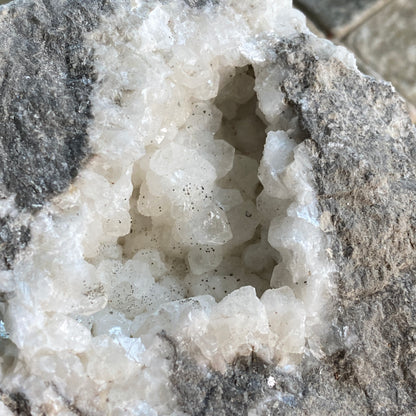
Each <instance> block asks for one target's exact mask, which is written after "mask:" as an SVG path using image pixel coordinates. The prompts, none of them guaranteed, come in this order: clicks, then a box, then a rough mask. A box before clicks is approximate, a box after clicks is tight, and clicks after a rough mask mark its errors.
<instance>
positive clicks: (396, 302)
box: [279, 39, 416, 415]
mask: <svg viewBox="0 0 416 416" xmlns="http://www.w3.org/2000/svg"><path fill="white" fill-rule="evenodd" d="M302 45H305V41H304V40H302V39H298V40H296V41H295V42H294V43H290V42H289V43H287V46H286V47H283V48H282V47H281V46H280V48H279V50H280V53H279V56H280V59H282V60H283V61H284V62H285V63H287V64H289V66H290V67H291V68H292V71H291V72H290V74H291V75H290V76H289V77H288V78H287V79H286V80H285V81H284V83H283V85H282V88H283V89H284V91H285V94H286V97H287V99H288V100H289V102H290V103H292V104H293V106H294V107H295V109H296V111H297V112H298V114H299V120H300V122H301V124H302V126H303V128H304V129H305V130H306V131H307V132H308V134H309V135H310V140H309V141H308V142H307V144H308V147H309V148H310V153H311V156H312V160H313V163H314V171H315V175H316V176H315V179H316V184H317V188H318V197H319V202H320V206H321V209H322V212H325V211H328V212H330V213H331V218H332V223H333V226H334V230H335V231H334V232H333V235H332V237H333V246H332V250H333V258H334V260H335V262H336V263H337V264H338V266H339V270H340V272H339V276H338V279H337V283H338V299H337V303H338V311H339V315H338V317H337V323H336V326H337V328H338V331H339V334H340V338H339V341H340V347H339V350H338V351H337V352H335V353H334V354H333V355H330V356H329V357H328V359H329V360H330V362H331V360H332V366H333V369H332V371H333V374H334V383H335V384H337V385H338V386H339V388H340V389H342V390H343V391H344V392H349V391H351V387H354V388H358V389H359V390H361V392H362V394H364V396H362V397H363V403H364V404H365V407H366V409H367V410H366V412H367V413H366V414H375V415H384V414H386V415H387V414H397V415H399V414H403V415H404V414H409V415H410V414H413V413H414V411H415V402H414V395H415V388H416V384H415V376H414V374H413V373H412V371H411V368H412V363H413V361H414V359H415V355H414V354H415V352H416V350H415V344H414V334H413V331H414V330H413V328H414V324H415V308H414V306H412V305H414V303H415V295H416V292H415V286H414V283H415V270H416V263H415V257H414V250H415V244H416V221H415V220H416V218H415V215H414V212H415V208H416V194H415V189H416V170H415V167H416V165H415V161H416V140H415V138H416V133H415V128H414V126H413V125H412V124H411V122H410V120H409V118H408V115H407V113H406V109H405V103H404V101H403V100H402V99H401V98H400V97H399V96H398V95H397V94H396V93H395V92H394V90H393V88H392V87H391V85H389V84H387V83H383V82H381V83H380V82H377V81H375V80H374V79H372V78H370V77H363V76H360V75H359V74H358V73H356V72H353V71H351V70H349V69H347V68H346V67H345V66H344V65H343V64H341V63H340V62H337V61H336V60H331V59H330V60H328V61H327V62H325V61H317V60H315V58H314V56H313V54H311V53H310V52H308V51H307V49H305V46H302ZM347 333H348V335H347ZM348 338H350V339H353V340H354V342H352V344H351V345H348V344H349V341H348ZM345 394H346V393H345ZM359 398H360V395H357V396H356V397H355V398H354V402H357V401H358V399H359ZM338 412H339V414H342V410H341V408H340V409H339V410H338Z"/></svg>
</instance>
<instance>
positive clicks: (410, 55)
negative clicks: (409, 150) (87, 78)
mask: <svg viewBox="0 0 416 416" xmlns="http://www.w3.org/2000/svg"><path fill="white" fill-rule="evenodd" d="M9 1H10V0H0V5H1V4H5V3H8V2H9ZM258 1H262V0H258ZM276 1H278V0H276ZM293 1H294V5H295V6H296V7H297V8H299V9H300V10H302V11H303V12H304V13H305V14H306V15H307V16H308V18H309V21H310V24H311V26H312V27H313V31H314V32H315V33H317V34H319V35H320V36H323V37H327V38H328V39H331V40H333V41H334V42H336V43H339V44H342V45H344V46H346V47H347V48H349V49H350V50H352V51H353V52H354V54H355V55H356V57H357V61H358V66H359V68H360V69H361V70H362V71H363V72H365V73H367V74H369V75H372V76H375V77H376V78H380V79H385V80H387V81H390V82H391V83H392V84H393V85H394V86H395V87H396V89H397V91H399V93H400V94H401V95H402V96H403V97H404V98H405V99H406V101H407V103H408V105H409V112H410V114H411V117H412V120H413V121H414V122H416V0H293Z"/></svg>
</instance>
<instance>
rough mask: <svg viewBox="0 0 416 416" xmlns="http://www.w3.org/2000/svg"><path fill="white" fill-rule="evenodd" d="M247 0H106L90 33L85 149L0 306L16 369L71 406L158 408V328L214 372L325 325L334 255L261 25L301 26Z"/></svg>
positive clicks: (271, 353) (285, 10) (295, 348)
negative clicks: (50, 386)
mask: <svg viewBox="0 0 416 416" xmlns="http://www.w3.org/2000/svg"><path fill="white" fill-rule="evenodd" d="M133 3H134V2H133ZM248 3H250V2H236V3H235V4H234V3H232V2H230V4H228V5H227V6H223V8H222V9H221V11H220V12H218V11H216V10H215V9H214V7H220V6H213V5H207V6H206V8H205V9H203V10H204V11H203V12H196V11H195V10H191V9H189V8H188V7H187V6H186V5H185V4H184V3H180V2H169V3H167V4H156V3H155V4H154V5H153V6H152V7H151V8H150V9H146V6H145V4H144V3H143V4H142V3H140V4H139V3H138V4H137V5H136V6H134V7H131V8H130V7H127V6H125V5H124V6H122V5H120V8H119V10H118V12H117V14H116V15H114V16H112V17H111V21H110V20H106V21H105V22H103V24H102V26H101V28H100V31H98V32H97V33H96V34H95V35H94V36H93V37H92V39H90V42H91V45H92V46H93V47H94V50H95V54H96V68H97V71H98V81H99V82H98V84H97V87H96V90H95V97H94V100H93V111H94V116H95V123H94V125H93V126H92V127H91V130H90V136H91V140H92V144H93V147H94V153H95V156H94V158H93V159H92V160H91V162H90V164H89V166H88V167H87V169H85V170H84V171H83V172H82V173H81V174H80V177H79V179H78V180H77V181H76V182H75V183H74V185H73V186H72V187H71V189H70V190H69V191H68V192H67V193H66V194H64V195H62V196H59V197H57V198H56V199H55V201H54V204H53V205H51V206H50V207H49V210H46V211H44V212H42V213H40V214H39V216H38V218H37V220H36V222H35V223H34V225H33V227H32V234H33V239H32V247H33V256H32V259H31V260H30V261H26V262H24V261H23V262H21V263H20V264H19V265H17V266H16V269H15V271H14V275H15V279H16V281H17V282H18V284H17V286H16V294H17V295H16V298H15V299H13V300H12V301H11V302H10V307H9V310H8V312H7V314H6V318H5V319H6V321H5V322H6V327H7V331H9V333H10V337H11V339H12V340H13V342H14V343H15V344H16V345H17V346H18V347H19V349H20V351H21V359H22V360H23V361H24V360H27V361H28V362H29V361H30V362H31V363H33V364H32V368H30V369H28V374H35V375H37V376H38V377H40V378H42V379H45V380H48V382H53V383H57V384H59V385H62V386H64V387H65V389H66V393H65V394H69V395H70V396H71V397H74V398H77V400H78V401H80V402H81V404H83V405H84V406H92V404H91V403H92V402H93V398H94V397H96V395H98V392H99V391H102V390H103V389H107V396H108V400H107V402H106V403H99V404H96V405H94V406H97V408H99V409H109V408H112V409H116V408H117V406H118V405H119V404H120V403H123V402H126V403H130V404H131V409H139V408H141V406H144V407H146V406H149V409H152V406H153V408H154V409H157V407H158V406H159V407H160V406H161V408H159V409H158V411H162V412H168V413H169V411H170V410H171V408H170V407H169V406H173V405H172V404H161V400H160V399H158V400H156V399H155V398H154V396H157V397H158V398H159V397H169V391H167V387H166V380H167V378H168V372H169V360H168V359H167V358H164V353H163V346H162V341H161V339H160V337H158V335H157V334H158V333H160V331H166V332H167V333H170V334H171V335H172V336H174V337H176V338H178V339H179V340H181V342H182V344H183V345H184V346H186V348H188V349H189V350H190V351H192V352H193V353H194V354H195V355H196V356H197V357H199V360H201V362H205V363H207V364H209V365H210V366H212V367H214V368H215V369H218V370H220V371H222V370H224V369H225V368H226V366H227V364H228V363H230V362H232V361H233V360H234V359H235V357H236V356H237V355H248V354H250V353H251V352H252V351H255V352H256V353H257V354H258V355H259V356H261V357H262V358H264V359H265V360H275V361H276V362H280V364H281V365H284V364H295V363H297V362H299V360H300V358H301V355H302V353H303V352H304V348H305V340H306V339H310V340H312V338H313V336H314V331H312V328H316V326H317V325H318V326H319V325H321V324H322V323H321V321H320V308H321V306H322V305H323V303H324V301H325V299H326V297H327V295H328V284H329V275H330V272H331V270H332V269H331V265H330V264H329V263H328V260H327V258H326V255H324V250H325V242H324V240H323V237H322V234H321V231H320V229H319V221H318V212H317V207H316V198H315V194H314V191H313V188H312V184H311V182H310V166H309V164H308V159H307V157H306V156H305V155H304V154H303V152H302V140H303V138H304V137H303V132H302V131H301V129H300V128H299V125H298V123H297V119H296V117H294V116H293V112H292V110H291V109H290V108H289V107H288V106H287V105H286V104H285V103H284V102H283V96H282V94H281V93H280V92H279V91H277V90H276V88H277V85H278V83H279V80H281V79H282V77H283V75H282V73H283V70H282V68H279V67H278V66H276V65H271V64H270V63H268V62H269V56H270V55H272V54H273V42H270V40H269V37H270V33H268V31H270V30H272V31H275V30H276V31H278V32H277V33H278V35H279V36H289V35H291V34H293V33H296V32H297V30H298V28H299V27H301V28H302V30H306V28H305V27H304V22H303V18H302V17H301V16H300V15H299V14H298V13H297V12H295V11H293V10H292V9H290V5H289V2H279V6H277V5H276V4H275V3H273V1H270V2H267V8H266V6H264V7H263V6H262V5H257V6H256V7H255V8H254V9H253V10H254V11H253V15H252V16H251V14H248V13H247V11H244V10H245V9H244V8H246V7H249V4H248ZM221 7H222V6H221ZM266 10H267V12H266ZM250 13H251V12H250ZM250 16H251V17H250ZM289 17H290V19H292V23H290V24H289V23H287V22H288V21H289V20H290V19H289ZM213 21H214V23H215V27H216V28H225V27H226V28H227V31H226V36H223V34H222V32H221V31H220V30H218V31H217V30H214V29H212V27H213V26H212V25H213ZM254 34H257V35H256V36H257V40H253V39H254V38H253V36H254ZM274 36H276V33H275V34H274ZM45 230H47V232H45ZM311 344H312V342H311ZM35 358H36V359H35ZM108 362H116V363H117V364H116V365H106V364H105V363H108ZM50 368H54V369H55V370H53V371H50V370H49V369H50ZM69 369H71V371H69ZM72 369H76V370H72ZM27 380H28V381H27V382H26V385H25V388H27V389H28V390H30V388H31V387H30V386H31V383H30V379H29V378H28V379H27ZM89 380H90V381H89ZM114 380H117V382H116V383H115V384H113V383H114ZM149 380H151V387H148V381H149ZM8 382H9V383H11V385H12V384H13V383H17V378H14V377H13V372H11V373H10V375H9V380H8ZM155 392H157V394H156V393H155ZM152 397H153V398H152ZM39 400H41V399H39ZM133 401H134V403H133ZM166 402H168V401H166ZM108 406H109V407H108ZM129 406H130V405H129ZM163 406H165V407H163ZM144 407H143V408H144ZM169 409H170V410H169ZM132 411H133V410H132ZM151 411H152V410H146V411H145V413H144V414H152V413H151ZM155 411H156V410H155ZM146 412H147V413H146ZM120 414H121V413H120Z"/></svg>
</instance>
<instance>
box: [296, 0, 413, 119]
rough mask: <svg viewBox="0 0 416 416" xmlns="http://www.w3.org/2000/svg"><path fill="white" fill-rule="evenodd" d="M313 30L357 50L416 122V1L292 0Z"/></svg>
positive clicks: (367, 69) (362, 65)
mask: <svg viewBox="0 0 416 416" xmlns="http://www.w3.org/2000/svg"><path fill="white" fill-rule="evenodd" d="M294 5H295V6H296V7H297V8H299V9H300V10H302V11H303V12H304V13H305V14H306V15H307V17H308V18H309V20H310V24H311V26H312V30H313V31H314V32H315V33H317V34H318V35H320V36H323V37H327V38H328V39H331V40H332V41H334V42H335V43H338V44H341V45H344V46H346V47H347V48H348V49H350V50H351V51H353V52H354V54H355V55H356V57H357V63H358V66H359V68H360V69H361V71H363V72H365V73H367V74H369V75H372V76H375V77H376V78H380V79H385V80H387V81H390V82H391V83H392V84H393V85H394V86H395V88H396V89H397V91H398V92H399V93H400V94H401V95H402V96H403V97H404V98H405V99H406V101H407V103H408V106H409V112H410V115H411V117H412V120H413V122H416V0H294Z"/></svg>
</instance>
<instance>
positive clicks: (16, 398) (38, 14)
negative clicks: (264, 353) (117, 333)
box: [0, 0, 416, 416]
mask: <svg viewBox="0 0 416 416" xmlns="http://www.w3.org/2000/svg"><path fill="white" fill-rule="evenodd" d="M104 3H105V2H101V1H90V2H88V4H87V5H86V3H82V2H80V1H75V0H74V1H72V0H71V1H66V2H64V1H60V2H57V3H55V4H53V5H52V4H51V3H49V2H47V1H46V0H44V1H43V2H39V3H32V2H21V3H18V4H16V5H15V6H11V7H10V8H7V9H0V26H1V27H2V28H6V29H3V30H2V31H0V47H1V57H0V59H1V60H0V66H1V70H0V71H1V74H2V75H1V76H2V84H1V85H2V87H1V88H2V98H1V113H0V117H1V124H0V133H1V141H0V146H1V147H0V156H1V162H0V167H1V169H0V175H1V177H0V179H1V186H2V198H3V200H6V199H7V198H9V197H10V196H11V195H12V194H14V193H15V194H16V206H17V207H18V210H17V213H16V211H15V208H13V209H12V210H10V212H9V211H7V212H6V213H5V215H4V216H3V218H2V219H1V220H0V226H1V231H0V239H1V240H0V242H1V245H0V248H1V259H0V260H1V261H2V263H3V266H2V267H3V268H11V267H12V264H13V261H14V257H15V255H16V252H17V251H18V250H20V249H22V248H24V247H25V246H26V245H27V244H28V242H29V239H30V232H29V226H28V224H27V222H23V220H21V219H20V218H23V217H22V216H23V215H24V214H25V212H35V211H37V210H39V209H40V208H41V207H42V206H43V205H44V204H45V201H47V200H49V199H50V198H51V197H52V196H54V195H56V194H58V193H60V192H63V191H65V190H66V189H67V187H68V185H69V184H70V182H71V180H73V178H74V177H75V176H76V175H77V173H78V171H79V169H80V167H81V165H82V162H83V161H84V160H85V158H86V157H87V155H88V153H89V150H88V149H89V148H88V137H87V130H86V129H87V125H88V122H89V120H90V116H91V111H90V110H91V109H90V103H89V94H90V92H91V88H92V85H93V83H94V81H95V76H94V68H93V66H92V51H90V50H86V49H85V46H84V45H83V44H82V42H80V39H81V38H82V36H83V33H84V31H89V30H91V29H92V28H93V27H94V26H95V25H96V24H97V22H98V20H99V18H100V16H102V14H103V13H105V12H106V11H107V7H104V6H105V4H104ZM187 3H189V4H192V5H196V6H198V7H201V6H202V2H199V1H198V2H191V1H189V2H187ZM3 10H6V11H3ZM2 13H3V14H2ZM45 28H46V29H47V30H45ZM63 33H64V34H65V35H66V36H62V34H63ZM22 38H23V39H25V42H24V47H22V46H21V43H19V45H20V47H19V49H20V50H21V52H19V54H17V55H16V54H10V55H9V54H8V51H9V50H12V49H17V47H16V44H17V42H21V39H22ZM325 47H329V46H328V44H325V43H322V44H321V43H319V42H317V40H316V39H315V38H314V37H311V36H310V35H305V34H302V35H297V36H292V37H286V38H280V39H274V40H273V43H272V47H271V50H272V51H273V54H271V56H272V58H271V62H270V64H271V65H275V66H277V67H279V68H281V71H282V74H284V76H283V77H281V79H280V80H278V81H276V91H282V92H283V94H284V97H285V100H286V104H287V105H289V107H290V108H291V111H293V113H294V114H295V115H297V118H298V122H299V124H300V127H301V128H302V129H303V134H302V137H304V138H305V139H304V141H303V148H304V149H305V151H306V154H307V156H308V158H309V160H310V161H311V166H312V176H313V177H312V182H313V184H314V187H315V190H316V193H317V196H318V204H319V212H320V216H321V229H322V231H324V232H325V233H326V234H327V236H328V238H329V239H330V241H331V249H330V250H328V256H329V258H331V260H332V261H333V262H334V263H335V265H336V266H337V275H336V279H335V282H334V283H335V286H336V289H335V291H334V298H333V299H332V301H333V303H334V305H335V308H334V311H335V312H333V313H332V309H331V311H330V312H329V313H328V319H329V321H330V325H329V329H328V330H327V332H326V334H325V336H324V341H325V342H324V343H323V346H322V351H321V352H320V356H319V357H317V356H316V354H315V355H314V354H311V353H310V350H309V349H306V350H305V351H306V352H305V354H304V355H303V358H302V361H301V362H300V363H298V364H297V365H295V366H291V365H289V366H286V367H282V366H279V365H277V364H275V363H273V362H268V361H265V360H263V359H262V358H260V357H258V356H257V355H256V353H255V352H253V354H252V355H251V356H248V357H247V356H245V357H236V359H235V361H234V362H233V363H232V364H230V365H229V366H228V367H227V368H226V370H225V371H219V370H217V369H213V368H211V367H210V366H209V365H208V366H207V365H201V363H200V362H198V361H197V359H196V358H195V357H193V356H192V354H191V353H190V352H189V351H185V350H181V343H180V342H178V341H177V340H176V339H174V338H173V337H171V336H170V334H167V335H166V333H164V332H160V333H159V335H158V337H159V338H160V344H161V346H160V349H161V350H162V351H164V352H165V355H166V357H167V358H166V360H167V362H169V363H170V366H171V367H170V385H169V387H168V388H169V391H170V393H169V394H170V395H171V396H172V397H173V398H174V400H176V402H177V404H178V406H179V407H180V409H181V411H178V412H176V413H175V414H176V415H183V414H186V415H192V416H208V415H212V416H214V415H224V416H225V415H227V416H228V415H236V416H237V415H255V414H259V415H276V416H277V415H299V416H300V415H340V416H341V415H377V416H379V415H380V416H381V415H406V416H411V415H413V414H414V413H415V410H416V404H415V400H414V397H415V394H416V380H415V374H416V347H415V343H416V330H415V328H416V325H415V322H416V321H415V319H416V316H415V315H416V307H415V305H416V290H415V287H416V286H415V283H416V282H415V280H416V275H415V273H416V264H415V260H414V259H415V256H414V251H415V245H416V217H415V214H414V213H415V212H416V168H415V166H416V132H415V128H414V127H413V126H412V124H411V122H410V120H409V119H408V116H407V114H406V110H405V105H404V102H403V100H402V99H401V98H400V97H399V96H398V95H397V94H396V93H395V92H394V90H393V89H392V87H391V86H390V85H389V84H386V83H380V82H377V81H375V80H374V79H372V78H369V77H365V76H363V75H362V74H360V73H358V72H357V71H356V70H355V69H354V68H351V67H350V66H348V65H346V64H345V63H342V62H341V61H340V60H339V59H338V58H337V57H334V56H327V55H326V54H325V53H324V52H322V50H325ZM12 56H15V57H16V60H13V61H12V60H11V59H10V57H12ZM11 71H12V72H13V74H15V75H14V77H13V78H12V77H10V74H11V73H12V72H11ZM8 74H9V75H8ZM39 74H41V75H39ZM35 75H36V76H35ZM34 76H35V80H34V81H32V80H30V79H29V78H26V77H34ZM16 77H17V78H16ZM13 80H14V81H13ZM16 80H18V82H16ZM16 88H17V90H16ZM20 96H21V97H23V99H19V100H18V99H17V97H20ZM250 215H251V214H250ZM25 221H27V220H26V219H25ZM29 223H30V221H29ZM152 264H153V263H152ZM1 276H3V275H1ZM75 277H76V276H74V278H75ZM102 290H103V289H102V288H101V289H100V288H98V289H96V291H95V292H94V291H90V292H88V293H87V295H88V296H91V297H93V296H94V295H95V294H96V293H97V294H99V293H101V292H100V291H102ZM0 300H1V301H2V302H3V303H5V304H7V300H8V296H6V295H3V296H2V298H1V299H0ZM4 310H6V307H5V306H4V307H3V306H2V308H1V312H3V311H4ZM166 310H167V311H168V309H166ZM172 316H173V314H172ZM78 319H79V320H81V318H78ZM86 319H88V318H86ZM114 319H117V317H115V318H114ZM172 319H173V318H172ZM56 322H58V323H59V322H60V321H56ZM65 324H68V325H69V321H65ZM22 325H23V324H22ZM143 325H144V326H145V324H143ZM51 328H52V329H50V331H52V332H53V330H54V329H53V328H55V331H56V328H57V327H56V326H55V327H51ZM114 328H117V326H116V325H115V326H114ZM12 329H13V328H12ZM155 330H156V329H155ZM91 331H92V329H91ZM80 340H81V341H82V342H83V339H82V338H81V337H80ZM120 340H122V341H120V343H121V342H124V343H128V342H130V341H131V339H129V338H128V337H127V338H126V339H124V338H122V337H120ZM35 341H36V340H35ZM81 341H80V344H82V342H81ZM4 342H7V343H9V342H10V341H3V340H0V343H4ZM41 342H42V340H41ZM45 343H46V341H45ZM106 343H107V344H106ZM108 344H109V341H108V340H107V341H106V340H104V341H102V344H99V342H97V344H96V345H95V346H94V348H96V349H97V351H98V353H97V355H98V357H99V360H96V361H93V360H92V361H91V363H89V364H88V371H90V372H91V373H90V374H98V375H97V379H98V380H100V377H104V376H102V374H104V370H102V369H101V367H100V365H101V361H103V362H105V360H106V359H107V360H116V359H119V357H118V355H117V354H119V352H118V350H116V348H115V347H114V349H109V350H108V351H109V352H107V350H106V349H105V348H106V346H108ZM128 345H130V347H129V348H130V350H129V352H131V351H133V352H132V354H133V353H134V344H128ZM0 346H1V348H2V350H3V351H8V348H9V347H7V346H5V344H0ZM77 347H78V346H77ZM83 347H84V346H83V345H81V346H80V350H79V354H80V356H81V357H83V358H84V359H85V360H87V358H86V357H87V356H88V354H90V353H89V352H88V350H86V349H84V350H83V349H82V348H83ZM60 348H61V346H60ZM85 348H86V347H85ZM100 348H102V350H100ZM68 350H69V351H70V349H68ZM65 351H66V350H65V347H62V350H61V351H60V352H59V354H62V358H61V356H59V359H60V361H59V363H60V362H66V361H68V362H69V360H70V359H71V360H72V359H73V358H72V356H70V355H68V356H66V355H65V354H66V352H65ZM100 351H103V353H102V354H103V356H104V351H105V354H108V355H109V357H110V358H108V357H105V356H104V357H103V358H101V353H100ZM83 354H84V356H83ZM6 355H7V354H4V356H6ZM29 357H30V356H29ZM68 357H70V358H68ZM115 357H116V358H115ZM35 359H36V358H35ZM42 359H45V357H42ZM47 359H49V357H47V358H46V360H47ZM120 360H121V359H120ZM71 362H72V361H71ZM120 362H121V361H120ZM2 363H3V361H2ZM52 363H53V365H55V366H56V372H58V371H63V372H64V373H65V372H66V371H67V370H68V369H67V368H66V367H63V368H64V370H62V369H61V367H59V364H56V362H54V361H53V362H52ZM73 363H74V364H73V367H74V368H78V367H79V366H80V365H81V364H80V361H73ZM151 364H152V363H151V360H150V359H149V361H148V362H146V363H145V364H143V367H145V366H146V365H148V366H149V367H151ZM47 365H48V364H47V363H46V364H45V366H47ZM51 365H52V364H51ZM158 365H159V364H158ZM167 365H168V364H166V362H163V364H162V365H160V367H161V372H162V370H163V368H164V367H166V366H167ZM77 366H78V367H77ZM294 367H295V370H293V368H294ZM71 369H72V367H71ZM124 371H126V372H127V370H126V369H125V367H120V369H119V371H118V372H115V373H114V379H115V380H117V379H118V378H122V377H123V374H122V373H123V372H124ZM74 373H75V371H74ZM23 374H24V371H23V370H22V380H23V379H24V377H25V376H24V375H23ZM82 374H83V373H82ZM65 375H66V374H65ZM88 377H89V376H88ZM88 377H87V376H84V379H82V380H80V379H76V382H77V383H80V384H82V383H84V382H85V379H87V378H88ZM160 377H161V379H163V377H162V376H160ZM28 379H30V383H33V380H35V381H34V382H35V383H37V382H38V386H37V390H36V391H38V392H39V397H43V398H49V399H50V400H52V398H53V400H55V401H54V405H52V404H50V405H49V404H48V402H47V401H46V402H44V403H43V404H42V405H41V406H39V405H33V404H32V403H31V400H33V399H36V400H37V399H38V398H36V397H35V398H34V397H33V396H32V397H29V395H26V393H25V392H24V391H23V390H24V387H23V386H24V385H27V384H25V383H22V391H21V392H20V391H17V390H16V389H15V388H12V389H10V390H8V386H4V385H3V382H2V381H3V380H0V387H1V390H0V400H1V402H0V405H2V406H3V407H1V408H0V411H4V412H6V411H7V409H8V410H9V414H10V412H11V414H15V415H25V416H26V415H32V414H33V415H38V414H47V415H48V414H51V415H54V414H59V413H56V412H59V408H58V410H56V409H57V408H56V407H54V406H56V400H58V401H60V404H61V405H62V408H61V409H64V410H62V412H67V413H68V414H78V415H83V414H104V413H102V412H101V413H100V411H99V410H94V409H93V407H91V409H90V410H83V409H89V408H88V406H87V405H86V404H85V403H87V404H88V403H90V402H89V401H88V400H90V399H89V398H88V397H87V399H86V400H85V402H82V401H81V404H82V405H78V404H75V402H76V399H77V398H76V397H75V398H74V397H70V396H69V395H67V394H66V392H65V386H63V387H62V389H61V386H57V385H55V384H51V383H49V384H48V383H47V382H45V381H44V380H40V379H39V381H37V379H36V374H31V375H29V376H28ZM152 382H153V379H151V380H145V381H144V383H145V385H146V388H147V384H149V383H150V384H152ZM158 382H159V381H158ZM30 383H29V384H30ZM163 383H164V382H163V381H162V385H163V386H164V387H163V388H166V386H165V384H166V383H165V384H163ZM115 384H117V383H115ZM87 393H88V389H86V393H85V394H86V396H87ZM101 394H102V395H105V394H106V393H105V391H104V392H103V391H101ZM56 397H58V399H56ZM45 400H46V399H45ZM91 406H92V405H91ZM123 406H124V404H123ZM126 406H127V405H126ZM126 408H127V407H126ZM128 409H130V410H128ZM128 409H127V410H120V409H118V410H117V411H118V413H117V415H119V414H120V415H129V414H140V415H152V416H153V415H156V414H157V413H156V411H154V410H152V409H148V408H147V407H146V406H142V407H140V408H139V407H136V408H134V409H136V410H132V409H133V407H131V408H128ZM134 411H137V412H138V413H133V412H134ZM123 412H124V413H123ZM183 412H184V413H183ZM6 414H7V413H6ZM161 414H163V413H161Z"/></svg>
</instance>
